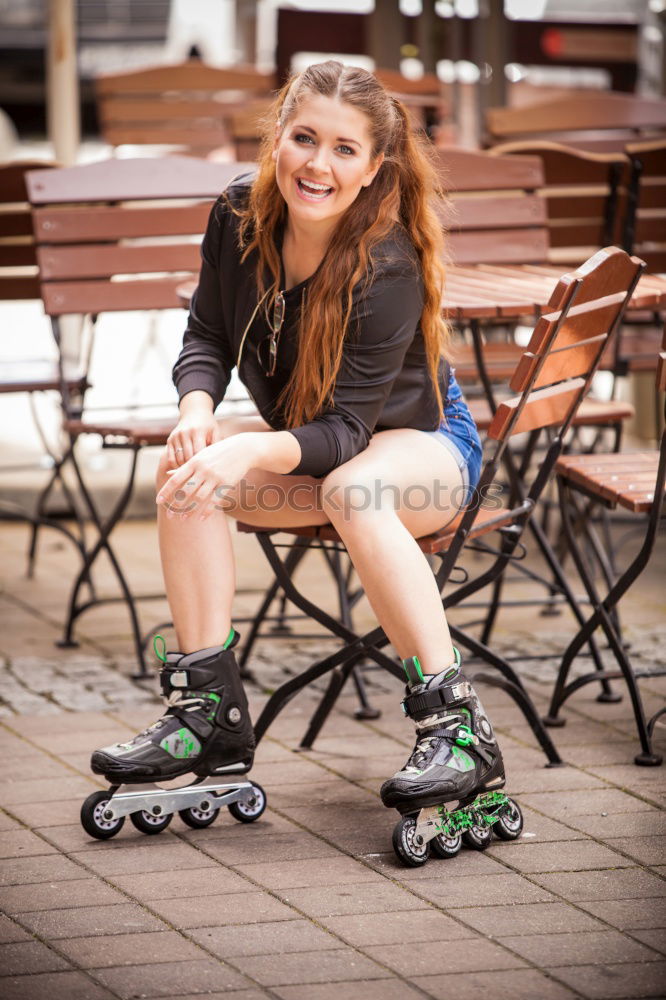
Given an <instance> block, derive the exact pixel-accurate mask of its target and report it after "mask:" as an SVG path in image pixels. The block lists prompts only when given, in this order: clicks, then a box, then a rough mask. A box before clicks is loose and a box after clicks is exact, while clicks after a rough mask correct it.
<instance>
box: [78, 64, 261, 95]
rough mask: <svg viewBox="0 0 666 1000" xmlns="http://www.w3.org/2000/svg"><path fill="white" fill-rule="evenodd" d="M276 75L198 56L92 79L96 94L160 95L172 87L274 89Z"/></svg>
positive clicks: (102, 75)
mask: <svg viewBox="0 0 666 1000" xmlns="http://www.w3.org/2000/svg"><path fill="white" fill-rule="evenodd" d="M274 87H275V77H274V76H273V74H272V73H262V72H260V71H259V70H256V69H254V67H251V66H248V67H241V66H237V67H234V68H233V69H224V68H220V67H217V66H207V65H206V64H205V63H202V62H200V60H198V59H191V60H189V61H188V62H184V63H178V64H175V65H165V66H150V67H147V68H146V69H139V70H133V71H130V72H122V73H104V74H101V75H100V76H98V77H96V79H95V89H96V90H97V92H98V94H101V95H106V94H123V93H125V94H140V93H144V94H150V93H155V94H160V93H163V92H165V91H166V92H169V91H173V90H176V89H177V90H181V89H183V90H185V89H190V90H256V91H257V92H259V93H264V92H267V91H270V90H273V89H274Z"/></svg>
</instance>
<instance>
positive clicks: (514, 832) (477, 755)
mask: <svg viewBox="0 0 666 1000" xmlns="http://www.w3.org/2000/svg"><path fill="white" fill-rule="evenodd" d="M455 655H456V662H455V664H454V665H452V666H451V667H448V668H447V669H446V670H443V671H442V672H441V673H439V674H437V675H435V676H431V677H428V678H426V677H424V675H423V672H422V670H421V666H420V664H419V661H418V659H417V658H416V657H412V658H410V659H408V660H404V661H403V667H404V669H405V673H406V675H407V688H406V694H405V698H404V700H403V702H402V707H403V711H404V712H405V714H406V715H407V716H408V717H409V718H410V719H413V720H414V722H415V725H416V745H415V747H414V749H413V751H412V753H411V755H410V757H409V759H408V761H407V763H406V764H405V766H404V767H403V768H402V770H400V771H398V772H397V774H394V775H393V777H392V778H389V779H388V781H385V782H384V784H383V785H382V787H381V797H382V802H383V803H384V805H385V806H388V807H394V808H396V809H397V810H398V811H399V812H400V813H401V814H402V819H401V820H400V822H399V823H398V824H397V826H396V827H395V829H394V831H393V849H394V851H395V853H396V854H397V856H398V858H399V859H400V860H401V861H402V862H403V863H404V864H405V865H408V866H411V867H417V866H419V865H423V864H425V863H426V861H427V860H428V857H429V856H430V852H431V850H432V852H433V853H434V854H436V855H437V856H438V857H440V858H452V857H455V855H456V854H457V853H458V851H459V850H460V848H461V847H462V845H463V844H465V846H467V847H471V848H473V849H475V850H477V851H482V850H485V848H486V847H487V846H488V844H489V843H490V840H491V837H492V832H493V831H494V832H495V833H496V834H497V836H498V837H500V838H502V839H503V840H515V839H516V838H517V837H519V836H520V833H521V831H522V828H523V817H522V813H521V811H520V808H519V806H518V805H517V804H516V803H515V802H514V801H513V800H512V799H510V798H508V796H506V795H505V794H504V793H503V792H502V791H501V790H500V789H502V788H503V787H504V782H505V776H504V764H503V762H502V754H501V753H500V749H499V746H498V745H497V741H496V739H495V736H494V734H493V730H492V726H491V725H490V722H489V721H488V719H487V717H486V714H485V712H484V710H483V707H482V705H481V702H480V701H479V699H478V697H477V695H476V692H475V691H474V688H473V687H472V685H471V684H470V683H469V681H468V680H467V679H466V678H465V677H464V675H463V673H462V671H461V670H460V654H459V652H458V650H455Z"/></svg>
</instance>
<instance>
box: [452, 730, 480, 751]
mask: <svg viewBox="0 0 666 1000" xmlns="http://www.w3.org/2000/svg"><path fill="white" fill-rule="evenodd" d="M478 742H479V738H478V736H475V735H474V733H473V732H472V730H471V729H470V728H469V726H458V729H457V732H456V743H457V744H458V746H459V747H468V746H475V745H476V744H477V743H478Z"/></svg>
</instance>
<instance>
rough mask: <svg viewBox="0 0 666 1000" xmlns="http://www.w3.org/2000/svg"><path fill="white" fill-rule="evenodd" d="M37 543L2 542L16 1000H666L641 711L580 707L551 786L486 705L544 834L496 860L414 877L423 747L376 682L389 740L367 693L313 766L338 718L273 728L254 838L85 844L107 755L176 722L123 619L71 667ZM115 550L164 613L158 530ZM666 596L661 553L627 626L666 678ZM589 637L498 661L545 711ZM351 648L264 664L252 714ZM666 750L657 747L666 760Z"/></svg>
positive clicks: (259, 659)
mask: <svg viewBox="0 0 666 1000" xmlns="http://www.w3.org/2000/svg"><path fill="white" fill-rule="evenodd" d="M26 539H27V532H26V531H25V529H24V528H21V527H16V526H9V525H2V524H0V544H2V551H3V556H4V559H3V568H2V584H1V589H0V615H1V618H0V657H1V658H2V659H1V661H0V674H1V676H2V683H1V685H0V750H1V753H2V760H3V762H4V767H3V771H2V775H0V804H1V806H2V808H1V809H0V857H1V858H2V862H1V863H0V909H1V910H2V914H1V915H0V995H1V996H2V997H3V998H5V1000H13V998H19V997H20V998H21V1000H42V998H48V1000H59V998H61V997H62V998H63V1000H64V998H67V1000H98V998H99V1000H106V998H112V997H113V998H121V1000H124V998H127V1000H130V998H138V997H162V998H167V1000H170V998H176V997H177V998H178V1000H194V998H195V997H200V996H207V997H213V998H217V997H222V996H226V995H229V996H230V997H233V998H234V1000H236V998H237V1000H258V998H264V997H271V998H274V1000H357V998H358V1000H361V998H363V1000H374V998H381V1000H412V998H417V997H430V998H435V1000H437V998H445V997H446V998H447V1000H449V998H450V997H452V996H455V997H456V998H460V1000H466V998H468V997H469V998H472V997H474V998H475V1000H476V998H477V997H478V996H479V995H480V994H481V993H484V994H488V993H491V994H492V995H507V996H510V997H511V998H513V1000H523V998H524V1000H541V998H543V1000H564V998H571V997H578V998H590V1000H592V998H601V1000H603V998H611V997H613V998H630V997H631V998H633V997H664V996H666V850H665V848H664V843H665V841H664V833H665V832H666V816H665V814H664V804H665V791H666V783H665V782H664V769H663V768H637V767H636V766H635V765H634V764H633V756H634V753H635V752H636V739H635V736H634V733H633V731H632V723H631V711H630V707H629V705H628V703H627V699H626V697H625V698H624V699H623V701H622V702H620V703H619V704H599V703H597V702H596V701H595V700H594V696H593V693H592V691H591V689H590V688H586V689H584V690H583V691H581V692H579V693H578V695H576V696H575V697H574V698H573V699H572V700H571V701H570V702H569V703H568V706H567V708H566V710H565V715H566V718H567V720H568V721H567V725H566V726H565V727H564V728H563V729H558V730H553V731H552V733H553V738H554V740H555V742H556V744H557V746H558V748H559V749H560V751H561V753H562V755H563V757H564V758H565V760H566V761H567V766H566V767H562V768H555V769H548V768H545V767H544V758H543V755H542V753H541V751H540V750H539V748H538V746H537V744H536V741H535V739H534V737H533V736H532V734H531V731H530V730H529V728H528V726H527V725H526V723H525V722H524V720H523V717H522V715H521V714H520V712H519V711H518V710H517V708H516V707H515V706H514V705H513V704H512V703H511V702H510V700H509V699H508V698H507V696H506V695H505V694H504V693H503V692H501V691H499V690H497V689H494V688H490V687H485V686H484V688H483V698H484V702H485V704H486V706H487V708H488V709H489V714H490V715H491V717H492V719H493V721H494V723H495V726H496V729H497V731H498V734H499V738H500V741H501V744H502V747H503V750H504V754H505V759H506V765H507V772H508V783H507V787H508V791H509V792H510V794H512V795H514V796H515V797H516V798H517V799H518V800H519V801H520V803H521V805H522V808H523V811H524V814H525V829H524V833H523V836H522V837H521V838H520V840H518V841H517V842H513V843H505V842H502V841H499V840H494V841H493V842H492V845H491V846H490V847H489V849H488V850H487V851H485V852H483V853H478V852H474V851H470V850H463V851H462V852H461V854H459V855H458V857H457V858H455V859H453V860H450V861H437V860H434V859H432V860H431V861H430V862H429V863H428V865H426V866H425V867H424V868H420V869H406V868H402V867H400V866H399V864H398V862H397V860H396V858H395V856H394V855H393V852H392V850H391V829H392V826H393V824H394V821H395V819H396V818H397V817H396V816H394V815H393V814H392V813H389V812H387V811H386V810H385V809H384V808H383V807H382V805H381V802H380V800H379V797H378V789H379V785H380V783H381V780H382V778H384V777H386V776H387V775H388V774H391V773H392V772H393V771H394V770H395V769H396V768H397V767H398V766H400V765H401V764H402V763H403V761H404V759H405V756H406V753H407V752H408V749H410V748H411V744H412V739H411V734H410V727H409V725H408V723H407V721H406V720H404V719H403V718H402V717H401V713H400V711H399V708H398V704H397V703H398V701H399V698H400V694H401V692H400V686H399V684H398V683H397V682H396V681H393V679H391V678H389V677H388V676H385V675H383V674H380V673H379V672H374V671H373V672H370V673H368V674H367V677H368V686H369V691H370V696H371V699H372V702H373V704H375V705H376V707H378V708H379V709H381V711H382V715H381V718H379V719H377V720H373V721H365V722H360V721H357V720H356V719H354V718H353V711H354V708H355V706H356V701H355V696H354V694H353V691H351V690H350V691H349V692H345V693H344V694H343V696H342V697H341V698H340V700H339V702H338V705H337V707H336V709H335V711H334V713H333V716H332V718H331V719H330V720H329V721H328V723H327V724H326V726H325V728H324V730H323V731H322V734H321V736H320V738H319V739H318V740H317V742H316V743H315V748H314V749H313V750H312V751H309V752H305V753H299V752H296V747H297V745H298V741H299V738H300V736H301V735H302V733H303V732H304V730H305V727H306V725H307V721H308V719H309V717H310V714H311V712H312V710H313V708H314V705H315V704H316V701H315V698H316V692H314V691H309V692H306V693H303V694H302V695H299V697H298V698H296V699H294V701H292V702H291V703H290V705H289V706H288V709H287V710H286V711H285V712H284V713H283V714H282V716H280V717H279V718H278V719H277V720H276V722H275V724H274V725H273V726H272V727H271V729H270V730H269V733H268V736H267V737H266V738H265V739H264V740H263V741H262V743H261V744H260V747H259V751H258V755H257V763H256V766H255V768H254V770H253V777H255V778H256V779H257V780H258V781H260V782H261V783H262V784H263V785H264V787H265V788H266V789H267V793H268V802H269V805H268V809H267V812H266V813H265V814H264V816H263V817H262V818H261V819H260V820H259V821H258V822H257V823H256V824H252V825H241V824H238V823H236V822H235V821H234V820H233V819H232V817H231V816H230V815H229V813H228V812H226V810H225V811H223V812H224V814H223V815H220V816H219V818H218V820H217V821H216V823H215V824H214V825H213V826H211V827H209V828H207V829H205V830H191V829H189V828H188V827H186V826H184V825H183V824H182V823H181V821H180V820H179V819H178V818H176V819H175V820H174V822H173V823H172V824H171V825H170V826H169V828H168V829H167V830H166V831H165V832H164V833H162V834H161V835H160V836H159V837H154V838H150V837H146V836H144V835H142V834H141V833H139V832H138V831H137V830H135V829H134V827H133V826H132V825H131V824H130V823H126V824H125V826H124V828H123V829H122V831H121V832H120V833H119V835H118V836H117V837H116V838H115V839H113V840H109V841H93V840H91V839H90V838H89V837H88V836H87V835H86V834H85V833H84V831H83V830H82V828H81V826H80V824H79V809H80V805H81V802H82V800H83V799H84V798H85V796H86V795H87V794H89V793H90V792H91V791H94V790H95V789H96V788H99V787H103V782H102V783H100V782H98V780H97V778H96V777H95V776H93V775H92V774H91V773H90V772H89V770H88V759H89V754H90V751H91V750H92V749H94V748H95V747H96V746H99V745H103V743H104V742H105V741H108V740H111V739H114V740H115V739H116V738H118V737H120V736H123V735H130V734H133V733H134V732H136V731H137V727H139V726H142V725H144V724H147V723H149V722H151V721H153V720H154V719H155V718H156V717H157V711H158V701H157V698H156V696H155V693H154V684H153V683H152V682H146V683H144V682H142V683H141V684H137V683H136V682H133V681H132V680H131V679H130V677H129V675H130V673H131V672H132V670H133V669H134V662H133V657H132V647H131V643H130V639H129V635H128V626H127V620H126V613H125V610H124V608H123V606H122V605H121V604H112V605H107V606H105V607H103V608H99V609H96V610H94V611H91V612H89V613H87V614H86V615H84V616H83V618H82V620H81V622H80V625H79V628H78V637H79V639H80V643H81V644H80V647H79V648H78V649H76V650H72V649H59V648H56V647H55V645H54V641H55V640H56V639H57V638H58V636H59V622H60V621H61V620H62V616H63V611H64V607H65V602H66V596H67V593H66V590H67V588H66V586H64V585H63V581H65V584H66V581H67V580H68V579H70V578H71V573H72V571H73V567H74V557H73V555H72V553H71V552H70V551H69V550H68V548H67V545H66V543H64V542H63V541H62V540H60V539H59V538H47V537H46V536H44V538H43V540H42V542H41V545H40V555H39V561H38V569H37V573H36V576H35V578H34V579H32V580H27V579H26V578H25V575H24V553H25V543H26ZM118 544H119V552H120V554H121V557H122V559H123V561H124V564H125V565H126V566H127V567H128V569H129V571H130V575H131V578H132V582H133V584H134V585H135V586H136V587H137V588H138V589H145V590H147V591H157V590H159V568H158V565H157V557H156V548H155V545H154V537H153V528H152V525H150V524H149V523H147V522H141V521H138V522H129V523H127V524H124V525H122V526H121V527H120V528H119V530H118ZM235 544H236V551H237V557H238V575H239V584H240V590H239V596H238V602H237V613H238V616H239V617H242V616H243V615H244V614H250V613H251V611H252V609H253V607H255V606H256V604H257V601H258V594H259V592H260V589H261V586H262V584H265V581H266V570H265V567H264V565H263V563H262V560H261V557H260V555H258V554H257V551H256V549H255V548H254V541H253V539H250V538H245V537H242V536H237V538H236V539H235ZM306 564H307V565H306ZM105 572H106V571H102V573H101V577H100V582H101V584H102V586H103V585H105V584H108V583H109V579H110V578H108V575H105ZM299 572H300V570H299ZM302 572H303V574H304V576H303V579H306V577H307V585H308V586H311V587H312V592H313V593H314V594H315V595H316V599H317V600H320V601H321V602H322V603H325V602H326V601H329V602H330V600H331V594H330V590H331V588H330V579H329V578H328V577H327V576H326V575H325V573H324V572H322V567H321V566H320V565H318V563H317V560H316V558H315V557H314V556H313V557H308V559H307V560H305V563H304V565H303V569H302ZM663 572H664V554H663V546H662V551H661V552H660V553H659V554H658V558H657V559H656V560H655V564H654V566H653V567H651V568H650V571H649V575H648V576H646V577H645V578H644V579H643V580H642V581H641V584H640V590H639V588H636V592H635V593H634V594H633V595H632V597H631V600H630V601H629V602H628V607H627V609H626V614H625V623H626V635H627V638H628V639H629V640H630V641H631V643H632V655H633V656H634V657H635V662H636V663H637V664H638V665H639V666H640V667H641V668H645V669H646V670H649V669H651V668H653V667H658V666H661V667H663V666H664V653H663V650H664V648H665V645H666V620H665V616H664V608H665V606H666V601H665V598H664V588H663V578H664V577H663ZM516 586H520V585H516ZM516 593H518V591H516ZM358 613H359V615H360V616H361V617H362V616H364V615H369V612H368V611H367V609H365V608H363V607H360V608H359V611H358ZM142 616H143V619H144V620H145V621H146V622H147V623H149V624H153V623H156V622H158V621H164V620H167V619H168V610H167V608H166V604H165V602H164V601H163V600H162V601H159V600H158V601H154V602H151V603H150V604H146V605H143V606H142ZM452 617H453V616H452ZM453 620H454V621H456V620H457V619H456V618H455V617H453ZM460 620H462V621H464V620H465V619H464V617H462V616H461V619H460ZM296 628H297V630H298V628H299V626H296ZM571 629H572V625H571V622H570V620H569V618H568V617H567V615H565V614H563V615H562V616H561V617H560V618H547V617H546V618H544V617H540V616H539V614H538V610H535V609H530V610H527V609H525V608H518V609H514V610H513V611H509V612H507V614H506V615H504V614H503V616H501V617H500V622H499V624H498V632H497V638H496V642H497V645H498V646H499V647H501V648H502V649H503V650H504V651H505V652H507V653H508V654H509V655H510V656H511V657H513V658H518V659H517V661H516V662H517V663H518V664H519V669H520V673H521V676H522V677H523V678H524V679H525V682H526V685H527V686H528V689H529V690H530V693H531V694H532V696H533V698H534V700H535V702H536V703H537V705H538V707H539V709H540V710H544V709H545V708H546V705H547V696H548V692H549V689H550V687H551V686H552V681H553V677H554V671H555V662H556V661H555V660H554V659H550V660H544V659H542V658H541V657H542V654H547V653H556V652H557V650H558V649H560V650H561V649H562V647H563V645H564V644H565V642H566V639H567V637H568V635H569V634H570V633H571ZM166 634H167V635H168V633H166ZM330 648H331V647H330V644H328V645H327V644H325V643H323V642H322V641H321V640H314V641H313V640H308V639H303V638H299V637H298V635H297V634H295V635H293V636H292V637H291V638H289V639H287V640H277V639H270V640H266V641H264V642H262V644H261V645H260V647H258V650H257V655H256V656H255V657H254V659H253V662H252V669H253V672H254V674H255V677H256V681H257V683H255V684H253V685H250V688H249V691H250V699H251V706H252V710H253V713H255V714H256V712H257V711H258V710H259V709H260V707H261V705H262V704H263V702H264V701H265V699H266V696H267V693H268V692H269V691H270V690H271V689H272V688H274V687H275V685H276V684H277V683H279V682H280V681H281V680H283V679H284V677H285V675H286V673H287V672H290V671H291V672H295V671H298V670H299V669H300V668H302V667H303V666H304V665H306V664H307V663H308V662H310V661H311V660H312V659H314V657H315V656H317V655H318V654H320V653H321V652H322V651H323V650H324V649H326V650H330ZM639 661H640V662H639ZM642 690H643V692H644V696H645V702H646V709H647V711H648V712H650V713H651V712H653V711H655V710H656V709H657V708H658V707H660V706H661V705H663V703H664V697H665V696H666V678H663V677H656V676H653V677H649V678H646V679H645V680H644V681H643V682H642ZM664 742H665V741H664V729H663V728H659V729H658V731H657V746H658V748H659V749H660V751H661V752H664V750H665V749H666V748H665V747H664Z"/></svg>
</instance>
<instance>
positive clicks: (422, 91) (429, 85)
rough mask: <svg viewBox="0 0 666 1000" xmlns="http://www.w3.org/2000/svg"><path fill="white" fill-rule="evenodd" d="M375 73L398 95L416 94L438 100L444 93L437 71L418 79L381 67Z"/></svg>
mask: <svg viewBox="0 0 666 1000" xmlns="http://www.w3.org/2000/svg"><path fill="white" fill-rule="evenodd" d="M374 74H375V76H376V77H377V79H378V80H379V82H380V83H381V84H382V85H383V86H384V87H386V89H387V90H389V91H390V92H391V93H393V94H396V95H400V94H415V95H417V96H422V97H433V98H434V99H435V100H438V99H440V98H441V97H442V95H443V93H444V85H443V83H442V81H441V80H440V79H439V77H438V76H436V75H435V73H424V74H423V76H420V77H419V78H418V79H416V80H410V79H408V78H407V77H406V76H403V75H402V73H401V72H400V70H397V69H383V68H381V67H379V68H377V69H375V70H374Z"/></svg>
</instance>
